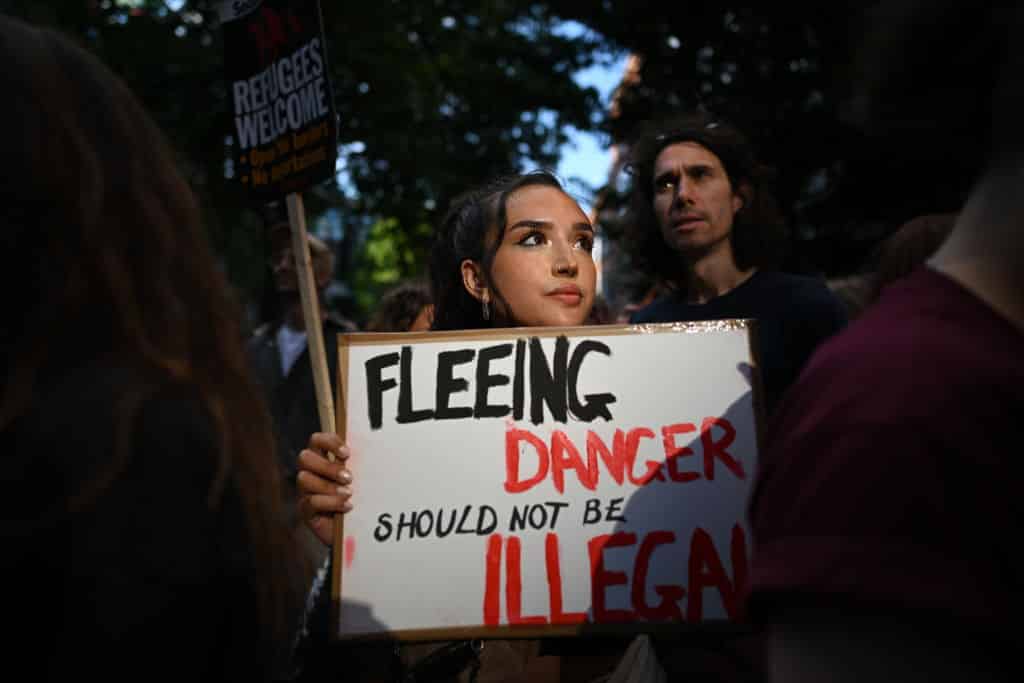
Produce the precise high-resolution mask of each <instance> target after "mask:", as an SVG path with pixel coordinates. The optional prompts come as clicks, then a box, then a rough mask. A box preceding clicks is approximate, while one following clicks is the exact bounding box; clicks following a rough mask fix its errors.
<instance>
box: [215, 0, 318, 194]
mask: <svg viewBox="0 0 1024 683" xmlns="http://www.w3.org/2000/svg"><path fill="white" fill-rule="evenodd" d="M219 11H220V18H221V25H222V28H223V31H224V70H225V74H226V76H227V87H228V93H227V94H228V99H229V101H230V102H231V114H232V115H231V122H232V126H231V134H232V137H233V138H234V143H235V158H234V160H235V177H236V178H237V179H238V180H239V181H240V182H242V183H243V184H244V185H245V186H246V187H247V188H248V189H249V191H250V192H251V193H252V194H253V195H254V196H255V197H256V198H258V199H260V200H264V201H266V200H273V199H278V198H280V197H281V196H283V195H286V194H289V193H292V192H301V191H302V190H304V189H306V188H308V187H310V186H311V185H315V184H316V183H319V182H321V181H323V180H326V179H327V178H331V177H333V176H334V173H335V161H336V160H337V154H338V147H337V137H338V130H337V118H336V115H335V111H334V97H333V93H332V91H331V84H330V79H329V78H328V69H327V50H326V43H325V40H324V33H323V23H322V21H321V15H320V2H319V0H229V1H227V2H222V3H221V4H220V6H219Z"/></svg>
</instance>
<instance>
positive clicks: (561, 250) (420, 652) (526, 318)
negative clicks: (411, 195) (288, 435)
mask: <svg viewBox="0 0 1024 683" xmlns="http://www.w3.org/2000/svg"><path fill="white" fill-rule="evenodd" d="M593 244H594V229H593V227H592V226H591V224H590V221H589V220H588V219H587V216H586V215H585V214H584V213H583V211H582V210H581V209H580V207H579V205H577V204H576V202H575V201H574V200H573V199H572V198H571V197H569V195H568V194H566V192H565V191H564V190H563V189H562V187H561V185H560V184H559V183H558V181H557V180H556V179H555V178H554V177H553V176H552V175H550V174H548V173H544V172H535V173H528V174H525V175H519V176H513V177H509V178H502V179H499V180H496V181H494V182H492V183H490V184H488V185H486V186H484V187H482V188H480V189H477V190H474V191H472V192H469V193H467V194H465V195H463V196H462V197H460V198H459V199H457V200H456V201H455V202H454V203H453V205H452V208H451V209H450V211H449V213H448V215H447V217H446V218H445V220H444V222H443V224H442V227H441V230H440V232H439V235H438V238H437V240H436V242H435V245H434V248H433V251H432V254H431V263H430V276H431V287H432V292H433V300H434V306H435V307H434V319H433V327H432V329H434V330H462V329H478V328H485V327H543V326H576V325H584V324H586V323H587V320H588V316H589V315H590V312H591V308H592V307H593V304H594V297H595V287H596V279H597V273H596V268H595V266H594V260H593V258H592V256H591V251H592V249H593ZM328 453H332V454H334V455H335V456H336V459H337V461H336V462H334V463H332V462H329V461H328V460H327V457H326V456H327V454H328ZM348 455H349V451H348V449H347V447H346V446H345V445H344V444H343V443H342V442H341V439H340V438H339V437H338V436H337V435H335V434H323V433H318V434H314V435H313V436H312V437H311V438H310V440H309V447H308V448H307V449H306V450H303V451H302V453H301V454H300V455H299V468H300V471H299V476H298V484H299V495H300V500H299V508H300V511H301V513H302V514H303V517H304V518H305V519H306V520H307V523H308V524H309V526H310V528H311V529H312V530H313V531H314V533H315V534H316V535H317V536H318V537H319V538H320V539H321V540H322V541H323V542H324V543H327V544H329V543H331V541H332V536H333V532H334V521H333V515H334V514H335V513H336V512H347V511H349V510H351V509H352V501H351V500H350V499H351V496H352V491H353V486H354V484H353V482H352V476H351V474H350V472H349V471H348V470H347V469H346V467H345V465H344V463H345V460H346V459H347V458H348ZM542 647H543V646H542V644H541V643H540V642H539V641H488V642H487V643H486V645H485V647H484V649H483V651H482V652H479V653H477V651H476V649H475V648H473V647H471V646H469V644H465V643H447V644H444V645H439V644H429V645H417V646H405V647H403V648H402V649H401V650H400V652H399V659H398V661H396V662H393V663H392V664H393V665H391V666H390V667H388V666H387V665H385V666H384V670H382V665H381V662H380V661H379V658H380V657H382V656H383V657H387V656H389V655H390V653H391V652H392V650H391V648H381V649H378V650H376V651H374V652H373V653H372V654H370V655H367V652H366V650H365V649H360V648H350V650H351V651H350V652H348V653H346V658H345V668H344V671H345V673H347V674H348V675H349V676H350V677H351V676H355V677H356V680H360V679H361V677H366V678H369V677H372V676H373V675H378V676H381V675H383V676H398V677H408V676H410V675H411V680H418V681H425V680H431V681H433V680H455V679H456V678H457V677H458V676H459V675H460V674H463V675H465V674H466V672H468V671H470V670H472V669H473V668H474V667H479V671H478V673H477V680H478V681H486V680H499V679H500V680H505V681H515V680H533V681H535V680H536V679H538V678H540V679H544V680H556V679H557V678H558V676H559V670H560V661H561V660H560V658H559V657H555V656H538V655H539V654H540V653H541V652H542ZM549 649H550V648H549ZM478 655H479V658H478ZM615 662H616V657H615V656H614V655H612V656H609V657H574V658H573V669H574V672H576V675H581V674H585V672H586V671H587V670H588V669H593V676H596V675H598V674H601V673H606V672H607V671H609V670H611V669H612V668H613V667H614V664H615ZM428 668H429V669H431V671H430V672H427V671H426V670H427V669H428ZM370 671H372V672H373V673H369V672H370ZM437 671H443V672H444V673H441V674H438V673H436V672H437ZM593 676H587V675H582V677H581V678H579V680H586V679H587V678H592V677H593Z"/></svg>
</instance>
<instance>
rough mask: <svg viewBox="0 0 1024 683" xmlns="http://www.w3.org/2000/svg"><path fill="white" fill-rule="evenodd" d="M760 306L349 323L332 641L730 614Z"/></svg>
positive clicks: (579, 627)
mask: <svg viewBox="0 0 1024 683" xmlns="http://www.w3.org/2000/svg"><path fill="white" fill-rule="evenodd" d="M752 333H753V322H752V321H741V320H725V321H708V322H699V323H676V324H665V325H634V326H595V327H581V328H565V329H554V328H544V329H540V328H520V329H515V330H477V331H469V332H450V333H449V332H443V333H438V332H434V333H421V334H346V335H341V336H340V338H339V373H340V378H339V380H340V381H339V397H338V402H337V405H338V425H339V432H341V433H342V436H343V437H344V438H345V439H346V441H347V443H348V444H349V446H350V448H351V450H352V457H351V459H350V460H349V469H350V470H351V471H352V473H353V478H354V484H353V489H354V492H355V493H354V496H353V503H354V505H355V509H354V510H353V511H352V512H350V513H349V514H347V515H346V516H345V526H344V535H345V537H344V540H343V542H341V543H336V544H335V560H336V561H335V576H334V582H335V593H334V594H335V597H336V598H337V597H338V596H339V591H340V603H341V604H340V606H339V609H338V610H337V615H338V618H337V621H336V625H337V633H336V635H337V637H340V638H362V637H379V636H387V637H394V638H400V639H408V640H417V639H421V640H431V639H441V638H454V637H508V636H510V635H511V636H515V635H520V636H526V635H530V636H534V635H545V636H550V635H567V634H576V633H581V632H589V631H595V632H600V631H602V630H623V629H625V630H635V631H651V630H658V629H661V628H665V626H666V624H667V625H669V626H670V627H671V626H672V625H679V624H690V625H692V624H695V623H705V624H714V623H727V622H729V621H730V620H732V619H734V618H735V616H736V615H737V609H738V599H739V595H740V591H741V587H742V585H743V584H744V583H745V581H746V563H747V557H748V553H749V533H748V529H747V526H746V522H745V508H746V501H747V497H748V494H749V492H750V487H751V485H752V482H753V476H754V474H755V469H756V467H757V453H758V439H757V433H758V414H759V410H758V409H756V408H755V406H757V405H759V404H760V399H759V396H760V389H759V380H758V373H757V369H756V358H755V355H754V354H753V353H752V348H753V344H752V339H753V334H752Z"/></svg>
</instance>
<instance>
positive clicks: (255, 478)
mask: <svg viewBox="0 0 1024 683" xmlns="http://www.w3.org/2000/svg"><path fill="white" fill-rule="evenodd" d="M0 61H2V63H3V64H4V65H5V67H4V69H3V73H2V75H0V81H2V85H0V90H2V91H3V92H5V93H7V99H6V102H7V104H5V105H4V106H3V107H2V108H0V112H2V113H0V135H3V137H4V140H3V144H2V147H3V149H4V152H5V159H4V169H5V171H4V176H3V182H2V183H0V245H2V252H3V254H4V255H5V257H6V259H5V260H6V264H5V271H6V275H7V277H8V282H17V283H18V285H17V286H10V285H8V286H7V287H4V288H3V289H2V290H0V291H2V294H0V300H2V304H0V305H2V310H3V311H4V315H5V316H7V324H6V325H4V327H3V331H2V333H0V356H2V358H3V360H2V361H0V362H2V364H3V371H2V372H0V376H2V377H3V384H2V389H0V430H3V429H7V428H8V427H9V426H10V425H11V424H12V422H13V421H14V420H16V419H17V418H18V417H19V416H21V415H23V414H25V413H26V412H28V411H29V410H30V409H32V406H33V403H34V401H36V400H38V396H39V394H40V392H41V391H42V390H43V389H44V388H45V386H46V383H47V379H48V378H53V377H54V376H60V375H61V374H62V373H63V372H66V371H69V370H72V369H75V368H77V367H84V366H87V365H89V364H91V363H93V362H96V361H98V360H100V359H101V358H103V357H114V358H116V359H117V362H118V363H120V364H124V365H125V366H127V367H130V368H135V369H137V370H138V371H139V373H138V376H139V377H140V379H139V380H138V382H137V384H138V386H126V387H124V392H123V396H122V400H121V401H120V402H119V404H118V406H116V408H115V424H111V425H110V428H111V429H112V430H114V433H115V434H116V435H119V436H118V437H117V439H116V442H117V443H118V444H119V447H118V451H117V452H116V453H114V454H113V457H112V458H111V461H112V464H111V466H110V467H109V468H107V470H105V471H103V472H100V473H98V474H97V475H96V478H95V480H93V481H91V482H89V483H88V484H86V486H85V487H84V489H83V490H80V491H74V492H72V504H71V509H72V510H75V509H82V508H83V507H84V506H88V505H91V504H92V502H93V501H95V500H96V499H97V498H98V497H99V496H102V495H103V494H104V492H105V491H106V490H107V488H108V487H109V486H110V485H111V484H112V483H113V482H114V481H115V479H116V478H117V477H118V476H120V475H121V473H122V472H123V471H124V470H125V469H126V468H127V466H128V461H129V459H130V457H131V453H132V447H131V436H130V435H131V434H133V433H135V427H137V424H136V421H137V419H138V417H139V415H140V411H141V409H142V407H143V405H144V403H145V402H146V401H147V399H148V398H149V397H151V396H153V395H154V393H155V392H156V391H157V390H159V389H160V387H161V386H167V385H168V384H170V385H174V386H179V387H185V388H189V389H190V390H191V391H192V392H194V393H195V395H196V396H197V397H199V398H200V400H201V401H202V404H203V406H204V408H205V411H206V412H207V413H208V414H209V416H210V418H211V420H212V422H213V425H214V428H215V435H216V437H217V438H218V440H219V446H220V448H219V449H218V453H217V458H218V461H217V462H216V463H215V471H216V472H217V477H216V479H215V481H214V482H213V483H212V484H211V486H210V489H209V491H208V492H207V501H208V504H209V505H210V507H211V508H215V507H217V506H218V505H220V504H221V501H222V498H223V495H224V491H225V488H226V487H228V486H230V487H231V488H232V489H233V494H237V496H238V497H239V498H240V500H241V501H242V506H243V511H244V514H245V520H246V523H247V527H248V547H249V552H250V554H251V560H252V566H253V569H254V575H253V576H252V587H253V589H254V590H255V591H256V594H257V596H258V607H259V610H260V614H261V616H262V617H263V620H264V622H265V625H266V627H267V631H268V635H270V636H272V637H277V638H280V637H282V636H283V635H285V634H288V633H289V632H290V631H291V628H290V626H289V624H288V620H289V619H290V618H291V616H292V614H293V609H292V608H293V605H291V604H290V602H289V598H290V595H289V588H288V586H289V582H290V581H291V579H292V577H291V576H290V570H291V563H292V562H293V558H294V557H295V556H294V555H293V554H292V550H291V539H290V534H289V532H288V530H287V528H286V526H285V525H284V523H283V521H284V520H285V518H286V517H285V515H284V512H283V502H282V494H281V490H280V481H279V480H280V477H279V475H278V467H277V463H276V461H275V459H274V454H273V451H272V449H273V444H274V439H273V434H272V432H271V424H270V418H269V415H268V413H267V410H266V408H265V406H264V404H263V402H262V401H261V399H260V398H259V397H260V395H261V394H260V392H259V391H258V389H257V388H256V386H255V385H254V383H253V382H252V381H251V379H250V375H249V370H248V367H247V365H246V361H245V356H244V353H243V349H242V343H241V327H240V321H241V316H240V311H239V309H238V307H237V302H236V301H234V300H233V298H232V296H231V293H230V291H229V288H228V285H227V283H226V282H225V280H224V277H223V276H222V274H221V271H220V269H219V267H218V265H217V263H216V262H215V260H214V258H213V254H212V253H211V250H210V248H209V245H208V244H207V238H206V234H205V231H204V229H203V225H202V223H201V220H200V216H199V210H198V207H197V204H196V200H195V198H194V197H193V195H192V192H191V190H190V189H189V187H188V185H187V184H186V182H185V181H184V179H183V178H182V177H181V175H180V174H179V173H178V170H177V168H176V163H175V159H174V157H173V156H172V154H171V151H170V149H169V147H168V145H167V143H166V141H165V140H164V137H163V135H162V134H161V132H160V131H159V130H158V129H157V127H156V125H155V124H154V122H153V121H152V119H151V118H150V117H149V116H148V115H147V114H146V112H145V111H144V110H143V108H142V106H141V104H140V103H139V102H138V100H137V99H136V98H135V96H134V95H133V94H132V93H131V92H130V91H129V89H128V88H127V87H126V86H125V84H124V83H123V82H122V81H121V80H120V79H119V78H117V77H116V76H114V75H113V74H112V73H111V72H110V71H109V70H108V69H107V68H106V67H104V66H103V65H102V64H101V63H100V62H99V60H97V59H96V58H95V57H93V56H92V55H90V54H89V53H87V52H86V51H85V50H83V49H80V48H79V47H77V46H75V45H74V44H73V43H72V42H71V41H70V40H69V39H67V38H65V37H63V36H61V35H60V34H58V33H56V32H55V31H51V30H48V29H43V28H35V27H32V26H29V25H28V24H25V23H22V22H20V21H17V20H12V19H10V18H6V17H2V16H0ZM141 378H146V379H145V380H143V379H141ZM150 378H152V381H150ZM182 456H183V457H191V456H192V454H189V453H183V454H182ZM40 484H41V485H44V486H45V485H46V482H40ZM56 540H58V539H55V541H56Z"/></svg>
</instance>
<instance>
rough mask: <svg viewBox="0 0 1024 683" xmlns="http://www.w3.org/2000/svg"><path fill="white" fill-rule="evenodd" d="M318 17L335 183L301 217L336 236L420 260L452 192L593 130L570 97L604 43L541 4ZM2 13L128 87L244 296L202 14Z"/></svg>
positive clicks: (114, 9) (149, 0) (258, 261)
mask: <svg viewBox="0 0 1024 683" xmlns="http://www.w3.org/2000/svg"><path fill="white" fill-rule="evenodd" d="M321 6H322V11H323V15H324V23H325V34H326V38H327V46H328V47H327V49H328V59H329V62H330V66H331V75H332V84H333V88H334V93H335V100H336V102H335V104H336V107H337V110H338V114H339V120H340V136H339V137H340V139H339V143H340V145H341V148H340V149H341V153H342V154H341V159H342V164H341V168H340V170H341V171H342V174H341V178H342V183H341V185H340V186H339V185H338V184H337V183H334V182H328V183H325V184H324V186H323V187H318V188H316V189H315V191H313V192H308V193H306V204H307V209H308V211H309V213H310V214H311V215H312V216H313V217H315V216H317V215H319V214H321V213H322V212H323V211H324V210H326V209H328V208H332V209H335V210H337V211H339V212H340V214H341V223H342V224H343V226H345V228H346V229H348V230H352V231H355V232H356V233H359V234H363V233H364V232H365V228H364V227H362V226H365V225H368V224H372V223H373V222H374V221H375V220H378V219H387V221H390V222H387V225H391V226H393V229H390V231H389V232H388V233H387V234H388V235H397V234H398V233H399V232H402V233H405V235H406V237H407V238H408V240H409V247H408V248H409V249H412V250H413V251H412V252H410V253H416V254H421V253H422V250H423V247H424V245H425V243H426V241H427V239H428V238H429V234H428V233H427V232H426V231H424V230H423V229H422V226H424V225H427V226H430V225H434V224H436V222H437V221H438V220H439V219H440V215H441V214H442V212H443V210H444V208H445V207H446V206H447V204H448V202H449V201H450V200H451V199H452V198H453V197H454V196H455V195H456V194H457V193H459V192H461V191H464V190H465V189H467V188H468V187H470V186H472V185H474V184H476V183H478V182H480V181H482V180H483V179H485V178H487V177H490V176H493V175H496V174H500V173H508V172H514V171H516V170H518V169H520V168H523V167H526V166H554V164H555V163H556V162H557V159H558V150H559V147H560V146H561V145H562V144H563V143H564V142H565V141H566V133H565V130H566V127H567V126H574V127H576V128H579V129H592V128H594V126H595V125H596V122H597V121H598V118H599V102H598V98H597V93H596V91H595V90H593V89H591V88H582V87H580V86H579V85H577V84H576V83H575V82H574V81H573V79H572V74H573V73H574V72H576V71H577V70H579V69H582V68H585V67H587V66H589V65H591V64H592V63H593V62H594V60H595V59H597V58H599V57H600V55H601V54H603V51H602V49H601V48H602V42H601V40H599V39H598V37H597V36H595V35H592V34H587V33H583V34H579V33H576V34H574V35H572V36H569V35H566V34H565V33H564V32H562V31H561V30H560V26H561V25H562V23H563V22H562V21H561V20H560V19H559V17H558V15H557V14H556V13H555V12H554V11H553V10H552V8H551V6H550V4H549V3H541V2H521V1H516V0H445V1H443V2H442V1H439V0H438V1H433V2H431V1H429V0H425V1H423V2H407V1H406V0H378V1H377V2H373V3H353V2H322V3H321ZM0 7H2V8H3V10H4V11H5V12H7V13H9V14H12V15H14V16H20V17H23V18H27V19H29V20H30V21H33V22H36V23H39V24H44V25H48V26H52V27H55V28H57V29H59V30H62V31H65V32H67V33H69V34H71V35H73V36H74V37H76V38H77V40H78V41H79V42H80V43H81V44H83V45H84V46H86V47H87V48H89V49H91V50H92V51H94V52H95V53H96V54H98V55H99V56H100V58H101V59H102V60H103V61H104V62H105V63H106V64H108V65H109V66H110V67H112V68H113V69H114V70H115V71H116V72H117V73H119V74H120V75H121V76H122V77H123V78H124V79H125V80H126V81H127V82H128V84H129V85H130V86H131V87H132V89H133V90H134V91H135V92H136V93H137V94H138V95H139V97H140V98H141V99H142V101H143V102H144V104H145V105H146V106H147V108H148V109H149V111H150V112H151V114H152V115H153V116H154V117H155V118H156V119H157V121H158V122H159V123H160V125H161V126H162V128H163V129H164V131H165V132H166V133H167V134H168V136H169V137H170V139H171V141H172V143H173V144H174V146H175V147H176V149H177V151H178V152H179V154H180V156H181V161H182V167H183V169H184V170H185V172H186V174H187V176H188V178H189V179H190V181H191V183H192V185H193V187H194V188H195V189H196V191H197V193H198V194H199V196H200V198H201V200H202V202H203V204H204V208H205V214H206V216H207V220H208V221H209V224H210V233H211V237H212V239H213V242H214V244H215V246H216V248H217V249H218V251H219V253H220V254H221V255H222V257H223V259H224V261H225V264H226V266H227V268H228V272H229V273H230V275H231V276H232V278H233V279H234V281H235V282H236V283H237V284H238V285H239V286H240V287H242V288H243V289H244V290H246V291H247V292H248V293H249V294H250V295H251V294H252V293H253V292H255V291H256V290H257V289H258V288H259V287H260V286H261V285H262V279H263V277H264V273H265V268H264V265H263V263H264V260H263V256H262V250H263V244H262V235H261V231H260V225H261V220H260V213H259V212H258V211H257V210H256V209H257V208H258V207H254V206H253V205H252V204H251V202H250V201H249V199H248V198H247V197H246V196H245V194H244V192H243V190H242V188H241V187H240V186H239V185H238V183H236V182H235V181H234V179H233V178H231V177H230V175H231V173H230V162H229V159H230V156H231V149H230V145H231V139H230V134H231V130H232V128H231V125H230V120H229V102H228V101H227V99H226V89H225V84H224V77H223V72H222V61H223V55H222V50H223V47H222V43H221V36H220V32H219V31H218V29H217V24H216V13H215V12H214V11H213V8H214V4H213V3H211V2H199V1H197V0H178V1H174V0H168V1H164V2H161V1H159V0H133V1H125V0H121V1H116V0H89V1H87V2H65V1H64V0H6V2H4V3H3V5H0ZM311 223H314V224H315V220H314V221H311ZM381 224H382V223H380V222H378V223H377V225H381ZM371 234H372V235H373V236H374V239H376V238H377V233H376V232H371ZM403 239H404V238H403ZM343 243H344V245H345V248H346V249H349V250H350V252H349V253H342V254H339V256H340V258H339V262H340V263H341V264H347V265H349V266H353V267H356V268H357V269H358V270H359V271H360V272H365V271H366V269H367V268H371V267H372V266H370V265H369V264H356V263H354V261H355V259H356V257H357V256H358V255H359V254H361V253H366V254H368V256H369V257H370V258H372V257H373V256H372V255H373V254H374V253H376V252H375V251H374V249H376V248H377V247H372V248H370V249H369V250H368V251H364V252H357V251H351V250H356V249H358V246H359V240H352V239H346V240H343ZM403 244H405V243H404V242H403ZM403 248H405V247H403ZM371 262H372V261H371ZM418 265H419V264H416V266H417V267H416V268H413V266H412V265H407V263H406V261H405V260H400V262H399V264H398V265H395V264H390V265H389V266H388V268H393V267H397V268H398V269H399V270H398V272H399V273H400V275H401V276H405V275H408V274H411V272H414V271H415V270H417V269H418ZM405 269H407V270H405ZM387 272H388V273H389V275H388V276H387V278H385V279H388V278H390V277H391V274H390V273H392V271H391V270H389V271H387ZM339 275H340V277H342V278H343V279H348V278H349V277H350V274H349V273H345V272H341V273H339ZM380 277H381V276H376V277H370V278H369V279H368V280H367V281H366V283H364V284H369V283H372V282H377V280H379V279H380Z"/></svg>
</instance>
